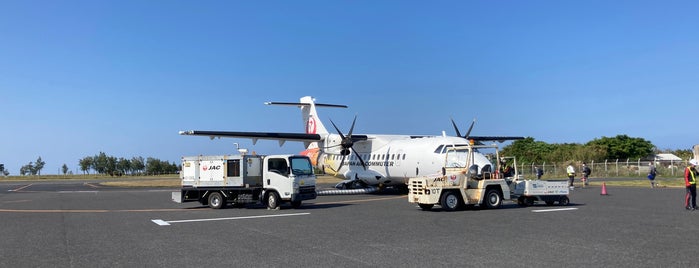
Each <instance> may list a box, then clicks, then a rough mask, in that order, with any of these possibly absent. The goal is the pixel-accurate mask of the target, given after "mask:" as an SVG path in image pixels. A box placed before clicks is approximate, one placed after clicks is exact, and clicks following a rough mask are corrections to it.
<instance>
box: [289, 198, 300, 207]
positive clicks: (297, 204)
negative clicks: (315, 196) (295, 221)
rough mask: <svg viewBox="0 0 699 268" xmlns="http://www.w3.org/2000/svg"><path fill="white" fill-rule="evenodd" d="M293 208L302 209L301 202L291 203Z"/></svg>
mask: <svg viewBox="0 0 699 268" xmlns="http://www.w3.org/2000/svg"><path fill="white" fill-rule="evenodd" d="M291 207H292V208H300V207H301V200H298V201H291Z"/></svg>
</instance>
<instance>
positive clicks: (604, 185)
mask: <svg viewBox="0 0 699 268" xmlns="http://www.w3.org/2000/svg"><path fill="white" fill-rule="evenodd" d="M600 195H607V183H605V182H602V193H601V194H600Z"/></svg>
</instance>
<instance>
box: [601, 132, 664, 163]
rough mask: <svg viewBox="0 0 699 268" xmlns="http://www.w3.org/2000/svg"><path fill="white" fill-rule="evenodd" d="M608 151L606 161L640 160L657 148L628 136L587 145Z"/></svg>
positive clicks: (604, 139) (640, 139)
mask: <svg viewBox="0 0 699 268" xmlns="http://www.w3.org/2000/svg"><path fill="white" fill-rule="evenodd" d="M587 145H588V146H597V148H600V149H601V150H604V151H606V156H605V158H606V159H638V158H643V157H646V156H648V155H650V154H652V153H653V149H654V148H655V146H653V144H652V143H651V142H649V141H647V140H645V139H643V138H632V137H629V136H627V135H617V136H616V137H613V138H609V137H604V136H603V137H602V138H599V139H594V140H592V141H590V142H588V143H587Z"/></svg>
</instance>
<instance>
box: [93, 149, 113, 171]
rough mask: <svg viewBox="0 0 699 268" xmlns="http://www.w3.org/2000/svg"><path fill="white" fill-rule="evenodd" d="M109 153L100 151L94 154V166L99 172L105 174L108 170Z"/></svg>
mask: <svg viewBox="0 0 699 268" xmlns="http://www.w3.org/2000/svg"><path fill="white" fill-rule="evenodd" d="M108 161H109V160H107V154H105V153H104V152H100V153H99V154H98V155H95V156H94V162H93V163H92V164H93V168H94V170H95V172H97V173H98V174H105V173H106V172H107V165H108Z"/></svg>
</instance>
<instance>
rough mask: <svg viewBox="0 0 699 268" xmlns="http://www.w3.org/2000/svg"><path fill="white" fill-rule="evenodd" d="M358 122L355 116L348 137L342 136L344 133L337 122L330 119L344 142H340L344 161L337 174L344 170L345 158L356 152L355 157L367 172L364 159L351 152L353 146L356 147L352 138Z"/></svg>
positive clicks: (342, 160)
mask: <svg viewBox="0 0 699 268" xmlns="http://www.w3.org/2000/svg"><path fill="white" fill-rule="evenodd" d="M355 122H357V116H356V115H355V116H354V120H352V126H351V127H350V130H349V132H348V133H347V136H345V135H344V134H342V131H340V129H339V128H338V127H337V125H335V122H333V120H332V119H330V123H331V124H332V125H333V127H335V130H337V133H338V134H340V138H342V141H340V146H342V150H341V151H340V154H341V155H342V159H341V160H340V167H338V168H337V170H336V171H335V172H338V171H340V169H341V168H342V165H344V163H345V157H346V156H347V155H349V154H350V152H354V155H356V156H357V159H359V162H360V163H362V167H364V170H366V164H365V163H364V159H362V157H361V156H360V155H359V153H357V151H355V150H351V149H352V146H354V142H355V140H354V139H353V138H352V131H354V123H355Z"/></svg>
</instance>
